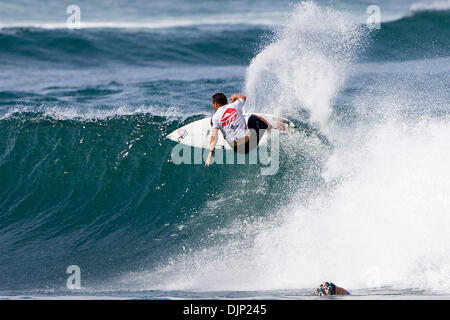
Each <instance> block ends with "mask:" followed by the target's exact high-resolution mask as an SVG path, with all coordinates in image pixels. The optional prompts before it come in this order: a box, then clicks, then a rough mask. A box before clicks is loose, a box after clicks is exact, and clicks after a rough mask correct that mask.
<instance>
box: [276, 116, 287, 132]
mask: <svg viewBox="0 0 450 320" xmlns="http://www.w3.org/2000/svg"><path fill="white" fill-rule="evenodd" d="M275 129H278V130H280V131H285V130H286V126H285V125H284V123H283V119H279V120H278V121H277V124H276V126H275Z"/></svg>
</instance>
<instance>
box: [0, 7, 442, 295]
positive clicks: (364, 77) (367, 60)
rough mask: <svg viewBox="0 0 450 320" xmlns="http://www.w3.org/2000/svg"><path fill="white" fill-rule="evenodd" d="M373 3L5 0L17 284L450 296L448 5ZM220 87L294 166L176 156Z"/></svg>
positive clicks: (3, 67)
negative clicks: (275, 134) (274, 126)
mask: <svg viewBox="0 0 450 320" xmlns="http://www.w3.org/2000/svg"><path fill="white" fill-rule="evenodd" d="M375 2H376V4H378V5H379V6H380V8H381V10H382V11H381V12H382V15H381V18H382V24H381V29H379V30H371V29H369V28H367V26H365V24H364V21H365V20H366V18H367V16H368V15H367V14H366V11H365V10H366V8H367V6H368V5H369V4H371V3H367V2H366V1H351V2H343V1H333V2H327V1H317V2H304V3H289V2H284V1H279V2H275V3H273V2H271V1H263V2H261V1H258V2H255V1H252V0H242V1H222V2H220V4H217V3H216V2H212V1H195V2H194V1H193V2H190V1H171V2H167V1H164V2H163V1H152V2H150V3H148V2H145V1H138V0H136V1H131V2H130V1H128V2H127V3H126V4H124V3H122V2H120V1H114V2H113V3H112V4H111V2H107V1H96V2H95V3H93V2H92V1H90V2H88V1H86V2H84V1H78V3H79V6H80V8H81V12H82V16H81V18H82V22H83V23H86V25H85V26H84V27H82V28H81V29H78V30H77V29H75V30H70V29H67V28H66V27H65V20H66V19H67V16H68V15H67V14H66V11H65V10H66V8H67V6H68V5H70V4H71V3H69V2H67V3H66V2H64V1H58V2H54V3H53V2H48V3H47V5H44V4H42V3H40V4H39V5H37V4H35V3H34V2H32V1H25V0H23V1H14V2H13V1H0V71H1V72H0V137H1V139H0V217H1V219H0V241H1V247H0V248H1V249H0V250H1V254H0V296H2V297H13V298H14V297H15V298H26V297H35V298H45V297H47V298H54V297H76V298H80V297H88V298H89V297H90V298H92V297H102V298H104V297H110V298H137V299H140V298H144V299H145V298H150V299H153V298H176V299H178V298H245V299H246V298H261V297H262V298H275V299H285V298H295V299H302V298H309V297H311V294H312V292H314V289H315V287H316V286H317V285H319V284H320V283H321V282H323V281H333V282H335V283H336V284H338V285H340V286H343V287H345V288H347V289H348V290H349V291H351V292H352V293H354V296H356V297H358V298H372V297H377V298H397V297H404V298H411V297H412V298H430V297H431V298H436V299H448V294H449V292H450V277H449V272H448V271H449V268H450V257H449V255H448V252H449V249H450V239H449V238H448V235H447V233H446V231H445V230H448V227H450V218H449V216H448V209H449V203H448V191H447V190H448V187H450V185H449V181H450V176H449V172H450V171H449V170H448V168H449V167H448V163H450V158H449V157H450V152H449V150H450V148H449V147H450V145H449V141H450V126H449V123H450V122H449V107H450V106H449V101H450V99H449V98H450V97H449V92H450V91H449V90H448V89H449V83H450V82H449V75H450V57H449V54H450V49H449V48H450V43H449V41H450V40H449V39H450V37H449V30H450V24H449V23H450V19H449V18H450V11H449V6H448V4H446V3H445V1H444V2H442V3H441V4H440V5H438V4H436V3H434V4H431V3H432V1H429V2H426V1H423V2H420V3H419V2H414V1H399V2H396V4H390V2H389V1H375ZM255 3H257V4H258V5H255ZM236 8H240V10H237V9H236ZM236 11H238V12H239V11H242V13H241V14H239V13H235V12H236ZM216 91H223V92H225V93H227V94H232V93H234V92H244V93H245V94H246V95H247V96H248V103H247V107H246V108H247V111H259V112H267V113H275V114H281V115H284V116H287V117H289V118H290V119H292V120H293V121H294V122H295V123H296V124H297V125H298V127H299V130H298V132H297V133H295V134H293V135H291V136H283V137H282V140H281V142H282V144H281V149H280V168H279V170H278V172H277V173H276V174H275V175H271V176H262V175H261V173H260V169H261V165H238V164H235V165H213V166H212V167H211V168H208V169H206V168H204V167H203V165H176V164H174V163H173V161H172V160H171V152H172V149H173V147H174V146H175V144H174V143H173V142H171V141H168V140H166V139H165V136H166V135H167V134H169V133H170V132H172V131H174V130H176V129H177V128H178V127H180V126H183V125H185V124H187V123H189V122H192V121H194V120H197V119H201V118H203V117H206V116H210V115H212V109H211V107H210V102H209V101H210V96H211V95H212V94H213V93H214V92H216ZM69 265H78V266H79V267H80V269H81V286H82V288H81V289H79V290H75V291H73V290H69V289H67V287H66V280H67V278H68V276H69V274H67V273H66V269H67V267H68V266H69Z"/></svg>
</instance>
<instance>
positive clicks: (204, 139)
mask: <svg viewBox="0 0 450 320" xmlns="http://www.w3.org/2000/svg"><path fill="white" fill-rule="evenodd" d="M252 114H254V115H257V116H261V117H263V118H264V119H265V120H266V121H267V122H269V123H270V124H271V125H272V126H273V127H275V126H276V125H277V123H278V122H279V121H280V120H281V121H282V122H283V124H284V127H285V129H286V130H285V131H289V130H292V129H293V128H295V124H294V123H293V122H292V121H291V120H289V119H286V118H282V117H279V116H275V115H271V114H265V113H244V116H245V121H248V118H249V117H250V116H251V115H252ZM269 136H270V134H264V135H263V136H262V138H261V140H260V141H259V144H258V145H259V146H261V145H264V144H266V143H267V141H268V139H269ZM210 138H211V117H208V118H205V119H201V120H197V121H194V122H192V123H189V124H188V125H185V126H184V127H181V128H179V129H177V130H175V131H174V132H172V133H171V134H169V135H168V136H167V139H170V140H172V141H175V142H178V143H181V144H184V145H188V146H191V147H196V148H204V149H207V148H209V144H210ZM216 149H225V150H232V148H231V147H230V145H229V144H228V142H227V141H226V140H225V138H224V137H223V134H222V132H220V130H219V137H218V140H217V144H216Z"/></svg>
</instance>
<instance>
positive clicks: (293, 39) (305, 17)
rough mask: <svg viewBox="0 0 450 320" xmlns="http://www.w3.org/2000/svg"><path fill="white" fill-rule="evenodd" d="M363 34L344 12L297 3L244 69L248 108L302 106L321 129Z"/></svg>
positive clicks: (282, 109)
mask: <svg viewBox="0 0 450 320" xmlns="http://www.w3.org/2000/svg"><path fill="white" fill-rule="evenodd" d="M317 21H320V23H317ZM363 36H364V32H363V30H362V29H361V28H360V27H359V26H358V25H356V24H355V23H353V22H352V19H351V17H350V16H349V15H348V14H346V13H343V12H339V11H335V10H332V9H330V8H321V7H319V6H317V5H316V4H314V3H313V2H302V3H300V4H298V5H297V6H295V7H294V10H293V12H292V14H291V16H290V18H289V19H288V23H287V24H286V25H283V26H282V27H281V28H280V29H279V30H278V32H277V35H276V37H275V39H274V40H273V41H272V43H270V44H269V45H268V46H266V47H265V48H264V49H263V50H262V51H261V52H260V53H259V54H258V55H257V56H256V57H255V58H254V59H253V60H252V62H251V64H250V66H249V68H248V70H247V77H246V84H245V91H246V93H247V95H248V97H249V102H248V104H249V108H250V109H252V110H258V111H259V110H263V111H266V112H269V111H270V112H271V113H277V112H278V113H283V114H293V113H296V112H297V111H298V110H299V109H300V108H303V109H305V110H307V111H308V112H309V113H310V116H311V122H313V123H317V124H318V125H319V126H320V127H322V129H326V126H327V122H328V120H329V117H330V114H331V111H332V104H333V101H334V100H335V98H336V95H337V93H338V91H339V90H340V88H341V87H342V85H343V84H344V82H345V80H346V78H347V74H348V71H349V67H350V66H351V63H352V62H353V61H354V59H355V57H356V54H357V49H358V44H359V41H360V40H361V38H362V37H363Z"/></svg>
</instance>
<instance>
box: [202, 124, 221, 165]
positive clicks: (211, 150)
mask: <svg viewBox="0 0 450 320" xmlns="http://www.w3.org/2000/svg"><path fill="white" fill-rule="evenodd" d="M218 136H219V128H213V129H212V131H211V140H210V142H209V154H208V158H207V159H206V162H205V166H207V167H209V164H210V162H211V157H212V155H213V153H214V149H215V148H216V144H217V137H218Z"/></svg>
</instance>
